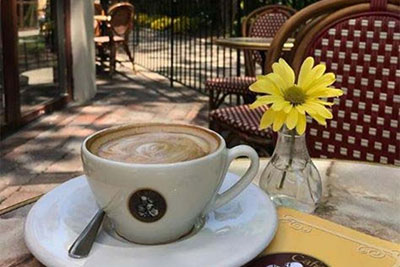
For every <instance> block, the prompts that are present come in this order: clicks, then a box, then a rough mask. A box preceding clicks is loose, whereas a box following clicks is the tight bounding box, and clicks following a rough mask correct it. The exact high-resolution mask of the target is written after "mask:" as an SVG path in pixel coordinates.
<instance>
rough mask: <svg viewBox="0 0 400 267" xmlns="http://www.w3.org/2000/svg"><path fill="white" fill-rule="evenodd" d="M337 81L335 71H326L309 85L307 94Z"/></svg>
mask: <svg viewBox="0 0 400 267" xmlns="http://www.w3.org/2000/svg"><path fill="white" fill-rule="evenodd" d="M334 82H335V74H333V73H326V74H324V75H322V77H321V78H318V79H316V80H314V81H313V82H312V83H311V84H310V85H309V87H308V89H307V91H306V94H307V95H311V94H312V93H314V92H315V91H317V90H320V89H321V88H326V87H328V86H329V85H331V84H333V83H334Z"/></svg>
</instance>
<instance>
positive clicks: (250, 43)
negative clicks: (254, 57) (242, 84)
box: [215, 37, 294, 76]
mask: <svg viewBox="0 0 400 267" xmlns="http://www.w3.org/2000/svg"><path fill="white" fill-rule="evenodd" d="M272 40H273V38H261V37H229V38H220V39H216V40H215V43H216V44H217V45H220V46H224V47H228V48H234V49H238V50H244V51H245V50H248V51H249V50H253V51H258V52H259V53H260V57H261V66H263V67H262V74H265V67H264V66H265V61H266V52H267V51H268V50H269V49H270V47H271V43H272ZM293 46H294V39H293V38H289V39H288V40H287V42H286V43H285V44H284V45H283V48H282V51H283V52H288V51H290V50H291V49H292V47H293ZM248 56H249V55H246V53H245V58H246V60H248V58H247V57H248ZM246 75H251V76H254V75H255V69H254V66H250V64H246Z"/></svg>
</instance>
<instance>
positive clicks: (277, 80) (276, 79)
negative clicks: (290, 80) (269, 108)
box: [266, 72, 287, 95]
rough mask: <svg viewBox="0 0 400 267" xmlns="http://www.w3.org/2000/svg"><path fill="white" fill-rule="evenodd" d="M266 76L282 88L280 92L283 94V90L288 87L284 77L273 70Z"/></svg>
mask: <svg viewBox="0 0 400 267" xmlns="http://www.w3.org/2000/svg"><path fill="white" fill-rule="evenodd" d="M266 77H268V79H270V80H271V81H272V82H273V83H274V84H275V85H276V87H278V88H279V89H280V90H279V93H280V94H281V95H283V94H282V90H284V89H286V88H287V87H286V83H285V81H284V80H283V79H282V77H281V76H279V75H278V74H276V73H273V72H271V73H269V74H268V75H266Z"/></svg>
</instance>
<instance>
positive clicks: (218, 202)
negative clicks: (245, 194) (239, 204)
mask: <svg viewBox="0 0 400 267" xmlns="http://www.w3.org/2000/svg"><path fill="white" fill-rule="evenodd" d="M241 156H245V157H248V158H249V159H250V161H251V163H250V167H249V168H248V169H247V171H246V173H245V174H244V175H243V176H242V177H241V178H240V179H239V180H238V181H237V182H236V183H235V184H234V185H233V186H231V188H229V189H227V190H226V191H225V192H223V193H222V194H217V196H216V199H215V202H214V206H213V207H212V208H211V210H215V209H218V208H219V207H221V206H223V205H224V204H226V203H228V202H229V201H231V200H232V199H233V198H235V197H236V196H237V195H239V193H240V192H242V191H243V190H244V189H245V188H246V187H247V186H248V185H249V184H250V183H251V181H253V179H254V177H255V176H256V174H257V172H258V167H259V158H258V155H257V152H256V151H255V150H254V149H253V148H252V147H249V146H246V145H240V146H236V147H234V148H232V149H228V156H227V164H226V170H225V172H224V173H225V174H226V173H227V171H228V168H229V165H230V164H231V162H232V161H233V160H234V159H236V158H238V157H241ZM224 178H225V177H224ZM221 184H222V183H221Z"/></svg>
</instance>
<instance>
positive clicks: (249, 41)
mask: <svg viewBox="0 0 400 267" xmlns="http://www.w3.org/2000/svg"><path fill="white" fill-rule="evenodd" d="M272 40H273V38H271V37H270V38H261V37H229V38H219V39H217V40H215V43H216V44H217V45H220V46H225V47H229V48H235V49H244V50H258V51H268V50H269V49H270V47H271V43H272ZM293 46H294V39H293V38H289V39H288V40H287V42H286V43H285V44H284V45H283V51H290V50H291V49H292V47H293Z"/></svg>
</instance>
